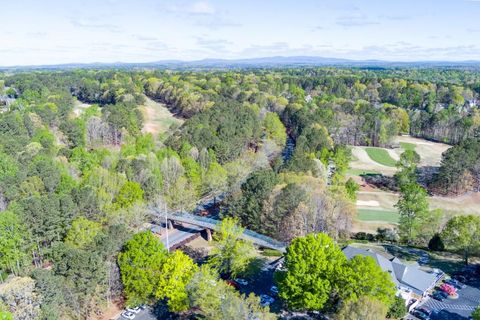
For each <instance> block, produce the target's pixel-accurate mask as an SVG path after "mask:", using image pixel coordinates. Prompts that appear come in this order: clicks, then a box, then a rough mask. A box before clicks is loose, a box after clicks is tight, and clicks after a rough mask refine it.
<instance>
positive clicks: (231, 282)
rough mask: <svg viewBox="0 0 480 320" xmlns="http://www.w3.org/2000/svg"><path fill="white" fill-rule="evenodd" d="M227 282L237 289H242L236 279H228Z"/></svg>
mask: <svg viewBox="0 0 480 320" xmlns="http://www.w3.org/2000/svg"><path fill="white" fill-rule="evenodd" d="M226 282H227V284H228V285H229V286H231V287H234V288H235V289H237V290H238V289H240V286H239V285H238V283H236V282H235V281H233V280H227V281H226Z"/></svg>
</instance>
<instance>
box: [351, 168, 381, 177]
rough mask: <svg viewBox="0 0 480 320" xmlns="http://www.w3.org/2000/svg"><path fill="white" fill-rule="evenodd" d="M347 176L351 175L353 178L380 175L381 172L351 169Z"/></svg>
mask: <svg viewBox="0 0 480 320" xmlns="http://www.w3.org/2000/svg"><path fill="white" fill-rule="evenodd" d="M347 174H349V175H351V176H365V175H374V174H380V172H378V171H373V170H363V169H354V168H349V169H348V170H347Z"/></svg>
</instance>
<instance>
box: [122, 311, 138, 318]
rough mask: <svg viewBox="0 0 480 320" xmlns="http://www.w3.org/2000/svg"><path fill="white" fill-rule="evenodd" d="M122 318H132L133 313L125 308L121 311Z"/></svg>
mask: <svg viewBox="0 0 480 320" xmlns="http://www.w3.org/2000/svg"><path fill="white" fill-rule="evenodd" d="M122 318H125V319H128V320H133V319H135V313H133V312H130V311H126V310H125V311H123V312H122Z"/></svg>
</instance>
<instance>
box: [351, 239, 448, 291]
mask: <svg viewBox="0 0 480 320" xmlns="http://www.w3.org/2000/svg"><path fill="white" fill-rule="evenodd" d="M343 253H344V254H345V255H346V256H347V258H348V259H351V258H353V257H355V256H357V255H361V256H368V257H372V258H373V259H374V260H375V262H376V263H377V264H378V265H379V266H380V268H382V270H383V271H386V272H388V273H389V274H390V276H391V277H392V281H393V283H395V285H396V286H397V289H398V290H399V292H400V293H402V296H405V295H406V293H413V294H415V295H417V296H420V297H425V296H426V295H427V292H428V291H429V290H430V289H432V288H433V287H435V285H436V284H437V282H438V280H439V279H440V277H439V276H438V274H436V273H430V272H427V271H424V270H421V269H420V267H419V265H418V264H412V265H410V264H408V265H407V264H405V263H403V262H402V261H401V260H400V259H398V258H396V257H394V258H392V259H388V258H386V257H385V256H383V255H381V254H378V253H376V252H375V251H373V250H371V249H361V248H355V247H352V246H346V247H345V248H343Z"/></svg>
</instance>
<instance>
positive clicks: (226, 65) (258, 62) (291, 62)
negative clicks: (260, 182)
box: [0, 56, 480, 70]
mask: <svg viewBox="0 0 480 320" xmlns="http://www.w3.org/2000/svg"><path fill="white" fill-rule="evenodd" d="M315 66H340V67H349V66H352V67H364V68H368V67H371V68H394V67H420V68H422V67H423V68H427V67H470V68H472V67H473V68H479V69H480V61H475V60H468V61H414V62H402V61H384V60H348V59H337V58H325V57H312V56H293V57H282V56H276V57H263V58H251V59H235V60H227V59H204V60H195V61H182V60H161V61H155V62H146V63H126V62H113V63H100V62H94V63H68V64H56V65H32V66H13V67H0V70H31V69H33V70H51V69H57V70H58V69H78V68H92V69H97V68H98V69H110V68H121V69H130V68H133V69H135V68H168V69H232V68H272V67H273V68H282V67H315Z"/></svg>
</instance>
